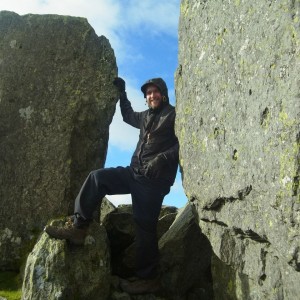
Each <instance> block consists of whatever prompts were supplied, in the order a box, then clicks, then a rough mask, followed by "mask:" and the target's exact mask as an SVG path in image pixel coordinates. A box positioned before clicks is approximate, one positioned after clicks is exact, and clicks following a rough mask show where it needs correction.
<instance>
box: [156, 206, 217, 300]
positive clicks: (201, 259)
mask: <svg viewBox="0 0 300 300" xmlns="http://www.w3.org/2000/svg"><path fill="white" fill-rule="evenodd" d="M197 219H198V218H197V212H196V211H195V208H194V206H193V205H192V204H189V203H188V204H187V205H186V206H185V207H184V208H183V209H182V210H181V211H180V212H179V213H178V215H177V216H176V219H175V220H174V222H173V224H172V225H171V226H170V228H169V230H168V231H167V232H166V233H165V234H164V235H163V236H162V237H161V239H160V240H159V250H160V255H161V262H160V263H161V271H162V284H163V287H164V289H165V291H166V293H167V294H168V296H169V297H171V299H178V300H179V299H204V300H206V299H207V300H209V299H212V282H211V276H210V257H211V247H210V244H209V242H208V240H207V238H206V237H205V235H204V234H202V233H201V230H200V228H199V225H198V222H197Z"/></svg>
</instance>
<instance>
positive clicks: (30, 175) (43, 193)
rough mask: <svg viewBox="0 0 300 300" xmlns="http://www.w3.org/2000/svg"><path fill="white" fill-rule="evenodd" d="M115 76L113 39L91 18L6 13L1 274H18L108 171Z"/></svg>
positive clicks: (0, 34) (0, 78) (2, 31)
mask: <svg viewBox="0 0 300 300" xmlns="http://www.w3.org/2000/svg"><path fill="white" fill-rule="evenodd" d="M116 74H117V67H116V61H115V56H114V53H113V50H112V48H111V46H110V44H109V41H108V40H107V39H106V38H105V37H103V36H101V37H98V36H97V35H96V34H95V32H94V30H93V29H92V27H91V26H90V25H89V24H88V22H87V20H86V19H83V18H74V17H66V16H56V15H25V16H19V15H17V14H15V13H12V12H6V11H3V12H1V13H0V166H1V167H0V169H1V171H0V204H1V212H0V252H1V258H0V267H1V268H7V269H16V268H18V266H19V263H20V259H21V256H22V255H23V254H25V253H26V252H27V251H28V249H29V248H30V243H31V242H32V241H33V240H34V239H35V238H36V236H37V233H38V232H40V230H41V229H42V228H43V226H44V225H45V224H46V222H47V220H49V219H50V218H53V217H55V216H62V215H66V214H69V213H71V212H72V210H73V202H74V197H75V195H76V194H77V192H78V191H79V188H80V186H81V184H82V182H83V180H84V178H85V177H86V176H87V175H88V173H89V171H91V170H92V169H96V168H99V167H101V166H102V165H103V163H104V160H105V156H106V150H107V141H108V128H109V124H110V123H111V120H112V116H113V114H114V111H115V104H116V100H117V95H116V91H115V89H114V88H113V84H112V81H113V78H114V77H115V76H116Z"/></svg>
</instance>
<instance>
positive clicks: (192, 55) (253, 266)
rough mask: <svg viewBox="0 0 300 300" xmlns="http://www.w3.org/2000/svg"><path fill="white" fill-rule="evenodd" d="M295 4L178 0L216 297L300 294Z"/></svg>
mask: <svg viewBox="0 0 300 300" xmlns="http://www.w3.org/2000/svg"><path fill="white" fill-rule="evenodd" d="M299 9H300V7H299V2H297V1H285V2H284V4H283V3H282V2H281V1H258V0H257V1H244V0H241V1H225V2H224V1H220V0H218V1H199V0H191V1H189V0H185V1H181V16H180V29H179V40H180V42H179V68H178V70H177V74H176V94H177V107H176V108H177V122H176V132H177V135H178V137H179V139H180V145H181V147H180V162H181V166H182V169H183V173H184V188H185V191H186V193H187V194H188V197H189V199H190V200H193V201H194V202H195V203H197V206H198V214H199V219H200V227H201V229H202V231H203V233H205V234H206V235H207V237H208V238H209V240H210V242H211V245H212V248H213V251H214V253H215V254H216V259H214V260H213V263H214V264H215V265H214V266H213V277H214V282H215V283H217V284H218V285H219V287H220V286H223V287H225V286H226V287H227V289H226V290H227V294H224V293H222V292H221V290H224V288H221V289H219V288H218V287H217V286H215V297H216V298H217V299H297V297H299V294H300V286H299V280H300V274H299V271H300V261H299V251H300V236H299V229H300V228H299V224H300V198H299V197H300V189H299V172H300V150H299V145H300V123H299V117H300V100H299V98H300V96H299V67H300V39H299V36H300V29H299V28H300V27H299ZM222 265H223V266H224V268H223V267H222ZM226 267H227V268H226ZM221 269H222V270H223V271H222V272H220V270H221ZM226 269H227V271H224V270H226ZM214 270H215V271H214Z"/></svg>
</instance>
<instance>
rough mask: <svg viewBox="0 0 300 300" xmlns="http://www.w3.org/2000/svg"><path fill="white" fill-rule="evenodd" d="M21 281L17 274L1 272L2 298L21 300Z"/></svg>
mask: <svg viewBox="0 0 300 300" xmlns="http://www.w3.org/2000/svg"><path fill="white" fill-rule="evenodd" d="M21 287H22V283H21V279H20V275H19V274H18V273H16V272H0V296H1V297H3V298H6V299H7V300H20V299H21Z"/></svg>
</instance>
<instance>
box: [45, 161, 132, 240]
mask: <svg viewBox="0 0 300 300" xmlns="http://www.w3.org/2000/svg"><path fill="white" fill-rule="evenodd" d="M130 177H131V175H130V173H129V171H128V168H122V167H118V168H108V169H100V170H96V171H93V172H91V173H90V174H89V176H88V177H87V179H86V181H85V182H84V184H83V186H82V188H81V190H80V192H79V194H78V196H77V198H76V200H75V218H74V219H73V221H71V222H67V223H66V224H65V226H64V227H59V226H54V225H47V226H46V227H45V231H46V232H47V233H48V234H49V236H51V237H53V238H57V239H65V240H68V241H70V242H71V243H73V244H77V245H82V244H83V243H84V241H85V237H86V235H87V231H88V225H89V223H90V221H91V220H92V215H93V212H94V210H95V209H96V207H97V206H98V204H99V202H101V200H102V198H103V197H104V196H105V195H106V194H110V195H112V194H127V193H129V192H130V189H129V178H130Z"/></svg>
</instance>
